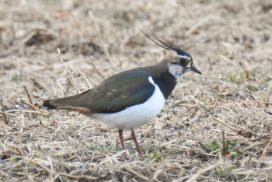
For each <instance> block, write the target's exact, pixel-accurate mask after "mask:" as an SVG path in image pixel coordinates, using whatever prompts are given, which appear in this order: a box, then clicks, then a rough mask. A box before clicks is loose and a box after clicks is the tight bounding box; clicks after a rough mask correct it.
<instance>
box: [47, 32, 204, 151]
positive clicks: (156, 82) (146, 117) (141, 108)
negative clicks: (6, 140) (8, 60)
mask: <svg viewBox="0 0 272 182" xmlns="http://www.w3.org/2000/svg"><path fill="white" fill-rule="evenodd" d="M142 32H143V31H142ZM143 33H144V35H145V36H146V37H147V38H148V39H150V40H151V41H152V42H154V43H155V44H157V45H158V46H160V47H162V48H164V49H165V50H167V51H171V52H174V54H175V55H174V56H173V57H172V58H169V59H164V60H162V61H160V62H159V63H157V64H154V65H151V66H145V67H138V68H134V69H131V70H127V71H123V72H120V73H118V74H115V75H113V76H111V77H109V78H107V79H105V80H104V81H102V82H101V83H100V84H99V85H98V86H95V87H94V88H92V89H89V90H87V91H84V92H82V93H80V94H76V95H72V96H68V97H63V98H57V99H50V100H45V101H44V102H43V106H44V107H46V108H48V109H68V110H72V111H78V112H79V113H82V114H85V115H87V116H89V117H91V118H93V119H96V120H100V121H102V122H104V123H105V124H107V125H108V126H110V127H112V128H116V129H118V135H119V140H120V145H121V148H122V150H124V149H125V145H124V138H123V131H124V130H130V131H131V138H132V140H133V141H134V143H135V149H136V151H137V153H138V154H139V155H142V150H141V148H140V146H139V143H138V141H137V138H136V134H135V132H134V129H136V128H139V127H140V126H142V125H143V124H145V123H147V122H149V121H151V120H153V119H154V118H156V117H157V115H158V114H159V113H160V111H161V110H162V108H163V106H164V105H165V101H166V99H167V98H168V97H169V95H170V94H171V92H172V91H173V90H174V88H175V86H176V85H177V81H178V80H179V78H181V77H182V76H183V75H184V74H185V73H187V72H189V71H192V72H195V73H198V74H201V72H200V71H199V70H198V69H197V68H196V67H195V66H194V64H193V58H192V56H191V55H190V54H189V53H188V52H186V51H185V50H183V49H180V48H177V47H176V46H172V45H171V44H169V43H166V42H165V41H162V40H161V39H160V38H159V37H158V36H157V35H156V34H155V33H154V32H153V31H151V33H150V34H147V33H145V32H143Z"/></svg>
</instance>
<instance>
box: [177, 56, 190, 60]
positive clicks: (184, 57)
mask: <svg viewBox="0 0 272 182" xmlns="http://www.w3.org/2000/svg"><path fill="white" fill-rule="evenodd" d="M177 57H179V58H183V59H187V60H190V59H191V58H190V57H189V56H185V55H177Z"/></svg>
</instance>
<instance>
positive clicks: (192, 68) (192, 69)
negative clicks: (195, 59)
mask: <svg viewBox="0 0 272 182" xmlns="http://www.w3.org/2000/svg"><path fill="white" fill-rule="evenodd" d="M186 71H193V72H195V73H198V74H200V75H201V74H202V73H201V72H200V71H199V70H198V69H197V68H196V67H194V66H191V67H187V68H186Z"/></svg>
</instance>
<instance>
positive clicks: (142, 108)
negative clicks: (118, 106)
mask: <svg viewBox="0 0 272 182" xmlns="http://www.w3.org/2000/svg"><path fill="white" fill-rule="evenodd" d="M148 81H149V82H150V83H151V84H152V85H154V86H155V91H154V93H153V95H152V96H151V97H150V98H149V99H148V100H147V101H146V102H144V103H142V104H138V105H134V106H131V107H128V108H126V109H125V110H123V111H120V112H117V113H108V114H104V113H98V114H93V115H92V117H93V118H95V119H98V120H101V121H103V122H104V123H106V124H108V125H109V126H111V127H113V128H118V129H133V128H137V127H140V126H141V125H143V124H145V123H147V122H148V121H150V120H152V119H154V118H155V117H156V116H157V115H158V114H159V113H160V111H161V109H162V107H163V105H164V103H165V98H164V96H163V94H162V92H161V91H160V88H159V87H158V85H156V84H155V83H154V81H153V79H152V78H151V77H148Z"/></svg>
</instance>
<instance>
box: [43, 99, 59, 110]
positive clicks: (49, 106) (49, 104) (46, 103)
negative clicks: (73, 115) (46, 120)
mask: <svg viewBox="0 0 272 182" xmlns="http://www.w3.org/2000/svg"><path fill="white" fill-rule="evenodd" d="M50 101H51V100H45V101H43V107H47V108H48V109H56V108H57V107H56V106H54V105H53V104H51V103H50Z"/></svg>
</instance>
